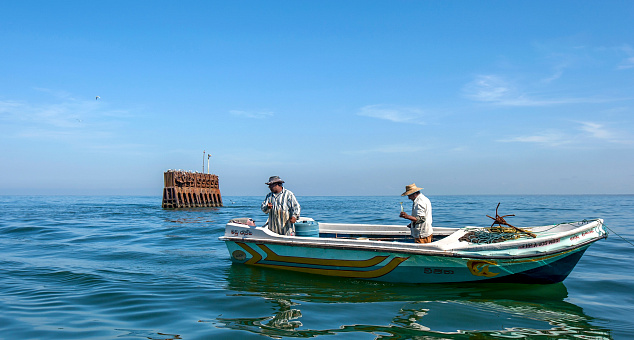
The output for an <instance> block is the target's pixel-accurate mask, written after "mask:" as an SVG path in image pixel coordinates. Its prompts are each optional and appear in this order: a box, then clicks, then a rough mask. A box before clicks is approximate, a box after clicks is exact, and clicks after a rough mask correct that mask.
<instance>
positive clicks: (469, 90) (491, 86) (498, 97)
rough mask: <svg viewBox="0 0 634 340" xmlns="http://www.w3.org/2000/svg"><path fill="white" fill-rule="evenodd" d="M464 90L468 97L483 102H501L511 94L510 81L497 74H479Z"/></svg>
mask: <svg viewBox="0 0 634 340" xmlns="http://www.w3.org/2000/svg"><path fill="white" fill-rule="evenodd" d="M464 92H465V94H466V96H467V97H468V98H471V99H473V100H476V101H481V102H500V101H505V100H507V99H508V98H509V97H510V96H511V94H510V93H511V88H510V85H509V84H508V82H507V81H505V80H504V79H502V78H501V77H498V76H495V75H480V76H477V77H476V79H474V80H473V81H472V82H470V83H469V84H467V85H466V86H465V88H464Z"/></svg>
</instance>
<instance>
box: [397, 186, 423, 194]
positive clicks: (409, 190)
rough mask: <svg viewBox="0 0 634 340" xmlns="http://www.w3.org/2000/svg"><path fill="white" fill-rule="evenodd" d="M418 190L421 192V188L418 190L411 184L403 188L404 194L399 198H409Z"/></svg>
mask: <svg viewBox="0 0 634 340" xmlns="http://www.w3.org/2000/svg"><path fill="white" fill-rule="evenodd" d="M420 190H423V188H419V187H417V186H416V183H412V184H410V185H407V186H405V192H404V193H403V194H402V195H401V196H409V195H411V194H413V193H415V192H417V191H420Z"/></svg>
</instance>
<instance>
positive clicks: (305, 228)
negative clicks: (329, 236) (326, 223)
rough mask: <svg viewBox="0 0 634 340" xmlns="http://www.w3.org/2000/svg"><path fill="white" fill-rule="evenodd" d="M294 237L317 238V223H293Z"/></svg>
mask: <svg viewBox="0 0 634 340" xmlns="http://www.w3.org/2000/svg"><path fill="white" fill-rule="evenodd" d="M295 236H303V237H319V223H318V222H316V221H301V222H295Z"/></svg>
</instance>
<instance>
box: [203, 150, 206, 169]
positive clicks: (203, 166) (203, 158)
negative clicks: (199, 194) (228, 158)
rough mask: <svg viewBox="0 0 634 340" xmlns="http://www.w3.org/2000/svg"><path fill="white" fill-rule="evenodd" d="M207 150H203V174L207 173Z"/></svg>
mask: <svg viewBox="0 0 634 340" xmlns="http://www.w3.org/2000/svg"><path fill="white" fill-rule="evenodd" d="M205 153H206V152H205V150H203V174H204V173H205Z"/></svg>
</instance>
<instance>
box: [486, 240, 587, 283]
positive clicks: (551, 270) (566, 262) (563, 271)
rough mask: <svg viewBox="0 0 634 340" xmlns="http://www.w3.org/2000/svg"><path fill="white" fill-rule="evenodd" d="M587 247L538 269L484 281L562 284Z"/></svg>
mask: <svg viewBox="0 0 634 340" xmlns="http://www.w3.org/2000/svg"><path fill="white" fill-rule="evenodd" d="M587 249H588V247H585V248H583V249H581V250H579V251H575V252H573V253H572V254H570V255H568V256H566V257H564V258H562V259H559V260H557V261H554V262H552V263H550V264H548V265H544V266H540V267H539V268H535V269H531V270H527V271H525V272H521V273H516V274H511V275H507V276H504V277H500V278H492V279H489V280H486V282H497V283H539V284H549V283H558V282H562V281H563V280H564V279H566V277H568V275H569V274H570V272H572V270H573V269H574V267H575V265H577V262H579V259H581V256H582V255H583V253H585V252H586V250H587Z"/></svg>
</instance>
